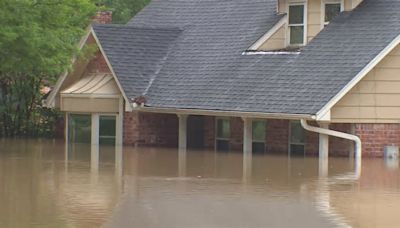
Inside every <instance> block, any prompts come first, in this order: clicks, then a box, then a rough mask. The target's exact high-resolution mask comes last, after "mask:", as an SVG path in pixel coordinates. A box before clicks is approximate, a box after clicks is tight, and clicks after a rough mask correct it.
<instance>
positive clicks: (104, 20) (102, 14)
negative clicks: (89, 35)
mask: <svg viewBox="0 0 400 228" xmlns="http://www.w3.org/2000/svg"><path fill="white" fill-rule="evenodd" d="M93 22H95V23H99V24H111V22H112V11H98V12H97V13H96V15H95V16H93Z"/></svg>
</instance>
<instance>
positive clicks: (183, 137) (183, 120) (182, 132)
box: [178, 114, 188, 150]
mask: <svg viewBox="0 0 400 228" xmlns="http://www.w3.org/2000/svg"><path fill="white" fill-rule="evenodd" d="M187 118H188V115H184V114H178V119H179V139H178V140H179V141H178V148H179V149H180V150H186V148H187Z"/></svg>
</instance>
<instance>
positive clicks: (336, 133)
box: [300, 119, 362, 180]
mask: <svg viewBox="0 0 400 228" xmlns="http://www.w3.org/2000/svg"><path fill="white" fill-rule="evenodd" d="M300 122H301V126H302V127H303V128H304V129H306V130H307V131H311V132H316V133H319V134H324V135H329V136H334V137H338V138H342V139H348V140H351V141H353V142H354V143H355V148H354V149H355V167H354V173H351V174H349V175H346V176H343V177H342V178H339V179H347V180H357V179H358V178H360V176H361V159H362V156H361V139H360V138H359V137H358V136H355V135H351V134H347V133H343V132H339V131H333V130H329V129H324V128H319V127H314V126H310V125H308V123H307V120H305V119H301V120H300Z"/></svg>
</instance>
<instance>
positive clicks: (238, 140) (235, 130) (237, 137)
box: [229, 117, 243, 151]
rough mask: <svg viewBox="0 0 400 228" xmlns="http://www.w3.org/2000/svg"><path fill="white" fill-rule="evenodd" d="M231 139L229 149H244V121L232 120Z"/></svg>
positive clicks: (234, 118)
mask: <svg viewBox="0 0 400 228" xmlns="http://www.w3.org/2000/svg"><path fill="white" fill-rule="evenodd" d="M230 127H231V139H230V141H229V149H230V150H234V151H238V150H242V149H243V120H242V119H241V118H239V117H232V118H230Z"/></svg>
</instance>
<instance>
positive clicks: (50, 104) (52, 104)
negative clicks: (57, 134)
mask: <svg viewBox="0 0 400 228" xmlns="http://www.w3.org/2000/svg"><path fill="white" fill-rule="evenodd" d="M91 33H92V26H91V25H89V26H88V27H87V28H86V34H85V36H83V37H82V38H81V40H80V41H79V45H78V50H79V51H80V50H82V48H83V46H85V44H86V41H87V40H88V38H89V36H90V34H91ZM76 60H77V56H76V55H74V56H73V57H72V59H71V64H72V65H74V63H75V62H76ZM68 74H69V72H68V70H65V71H64V73H63V74H62V75H61V76H60V77H59V78H58V80H57V82H56V85H55V86H54V88H53V90H52V91H51V92H50V94H49V96H48V97H47V99H46V100H45V102H44V106H46V107H48V108H54V107H55V102H54V99H55V97H56V95H57V93H58V92H59V91H60V89H61V86H62V84H63V83H64V81H65V79H66V78H67V76H68Z"/></svg>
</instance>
